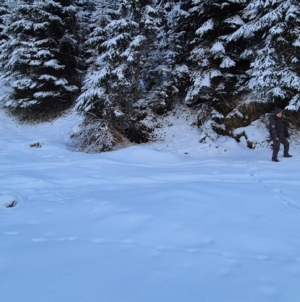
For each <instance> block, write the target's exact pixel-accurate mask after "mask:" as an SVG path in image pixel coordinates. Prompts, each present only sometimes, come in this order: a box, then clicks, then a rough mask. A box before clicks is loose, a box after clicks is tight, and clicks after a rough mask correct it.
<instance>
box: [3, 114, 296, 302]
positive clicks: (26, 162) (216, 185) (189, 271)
mask: <svg viewBox="0 0 300 302" xmlns="http://www.w3.org/2000/svg"><path fill="white" fill-rule="evenodd" d="M177 120H178V119H177ZM184 120H186V118H184V117H182V123H181V119H179V120H178V121H177V122H176V123H175V121H173V126H170V127H169V128H165V129H164V131H165V136H164V138H165V140H164V141H161V142H157V143H151V144H145V145H140V146H132V147H129V148H127V149H123V150H118V151H114V152H110V153H102V154H84V153H76V152H71V151H70V150H69V149H68V148H66V143H67V142H66V141H67V139H66V133H67V131H68V129H70V128H71V127H72V126H73V125H74V123H76V121H75V120H74V116H72V115H69V116H65V117H62V118H60V119H57V120H56V121H54V122H52V123H44V124H41V125H32V126H30V125H19V124H17V123H16V122H15V121H14V120H13V119H11V118H10V117H9V116H7V115H6V114H5V113H4V111H3V110H1V111H0V133H1V147H0V175H1V178H0V301H1V302H2V301H3V302H82V301H86V302H100V301H101V302H181V301H185V302H240V301H243V302H253V301H255V302H264V301H271V302H298V301H299V299H300V298H299V297H300V240H299V231H300V199H299V192H300V190H299V188H300V186H299V185H300V180H299V176H300V172H299V163H300V156H299V150H298V149H297V146H296V145H293V146H292V150H291V153H292V154H293V158H290V159H285V158H282V160H281V162H280V163H273V162H271V161H270V155H271V151H270V149H269V148H266V147H265V148H259V149H257V150H249V149H247V148H246V146H245V144H243V143H241V144H237V143H236V142H235V141H233V140H230V139H220V141H219V142H217V143H215V144H212V145H201V144H199V143H198V137H199V133H198V130H197V129H195V128H192V127H190V126H187V125H186V123H184ZM166 129H168V130H166ZM251 131H253V135H255V131H256V130H253V129H252V130H251ZM257 135H260V133H257ZM37 142H39V143H41V147H40V148H35V147H30V144H34V143H37ZM13 201H15V202H17V204H16V206H14V207H7V206H8V205H10V204H11V203H12V202H13Z"/></svg>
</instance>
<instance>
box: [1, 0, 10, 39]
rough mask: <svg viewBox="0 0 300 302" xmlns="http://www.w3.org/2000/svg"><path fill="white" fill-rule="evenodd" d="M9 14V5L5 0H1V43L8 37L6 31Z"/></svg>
mask: <svg viewBox="0 0 300 302" xmlns="http://www.w3.org/2000/svg"><path fill="white" fill-rule="evenodd" d="M8 15H9V9H8V5H7V3H6V1H5V0H1V1H0V44H2V42H4V41H6V40H7V39H8V36H7V35H6V34H5V33H4V32H5V28H6V23H7V22H6V20H7V18H8Z"/></svg>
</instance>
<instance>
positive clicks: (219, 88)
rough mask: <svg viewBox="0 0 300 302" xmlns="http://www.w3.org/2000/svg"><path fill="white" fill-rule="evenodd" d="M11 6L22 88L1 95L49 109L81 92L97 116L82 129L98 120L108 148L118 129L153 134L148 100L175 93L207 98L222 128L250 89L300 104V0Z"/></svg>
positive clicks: (10, 74) (159, 109)
mask: <svg viewBox="0 0 300 302" xmlns="http://www.w3.org/2000/svg"><path fill="white" fill-rule="evenodd" d="M0 7H1V8H0V67H1V74H2V76H1V79H2V81H4V82H5V84H6V85H9V86H10V87H11V88H12V89H11V92H10V93H8V94H6V95H5V96H4V97H3V98H2V101H4V102H5V104H6V106H7V107H9V108H11V109H12V110H15V111H18V112H20V111H21V112H27V113H28V112H29V115H30V114H40V115H42V116H43V115H46V114H47V113H49V112H60V111H62V110H64V109H66V108H69V107H70V106H73V105H74V104H75V106H76V108H77V110H78V111H80V112H82V113H83V114H84V115H85V116H86V120H85V123H84V125H82V129H84V128H85V129H86V128H89V131H90V132H91V133H93V129H95V127H96V128H97V129H99V131H98V134H97V135H96V136H93V138H92V140H91V139H90V140H89V141H93V142H96V144H97V145H98V146H99V148H98V150H99V151H101V150H109V149H111V148H113V146H114V144H115V143H116V141H117V140H118V137H119V136H125V137H127V138H129V139H130V140H133V141H143V140H147V135H142V134H143V133H148V132H149V131H151V130H150V129H147V127H146V125H145V123H144V124H143V119H145V117H146V115H147V114H146V113H145V111H147V109H149V110H151V111H152V112H154V113H155V114H163V113H166V112H167V111H168V110H170V109H171V108H172V106H173V105H174V103H176V102H181V103H182V104H184V105H188V106H198V107H199V109H200V112H202V115H201V114H200V115H199V126H203V125H204V124H205V123H206V126H207V125H208V124H207V122H209V123H210V124H209V125H210V127H212V129H213V130H214V131H215V132H218V131H220V132H222V129H223V130H224V118H225V117H226V116H227V117H228V116H231V117H233V116H234V115H236V116H237V117H238V118H241V117H242V116H243V115H246V114H247V113H243V112H238V111H237V110H236V103H235V102H236V100H237V99H238V97H239V96H240V95H242V94H245V93H250V92H251V93H253V99H254V100H255V101H256V102H258V103H262V104H267V105H268V104H270V105H276V106H280V107H282V108H283V107H284V108H287V109H289V110H294V111H298V110H299V107H300V63H299V60H300V3H299V1H297V0H265V1H261V0H226V1H225V0H223V1H213V0H182V1H176V0H174V1H168V0H161V1H158V0H157V1H156V0H119V1H116V0H98V1H96V0H90V1H88V0H86V1H84V0H77V1H76V0H61V1H58V0H44V1H39V0H15V1H12V0H1V1H0ZM184 105H182V106H184ZM225 128H226V127H225ZM91 129H92V130H91ZM217 129H219V130H217ZM86 134H87V133H86V132H84V131H81V132H80V133H77V134H74V135H75V136H76V135H77V136H78V137H79V138H80V139H83V137H84V136H85V135H86ZM101 142H102V143H101Z"/></svg>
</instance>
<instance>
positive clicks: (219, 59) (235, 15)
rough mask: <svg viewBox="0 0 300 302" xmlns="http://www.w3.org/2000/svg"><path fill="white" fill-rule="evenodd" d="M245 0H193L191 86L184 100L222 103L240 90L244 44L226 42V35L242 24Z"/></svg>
mask: <svg viewBox="0 0 300 302" xmlns="http://www.w3.org/2000/svg"><path fill="white" fill-rule="evenodd" d="M244 6H245V0H227V1H221V0H220V1H216V0H201V1H200V0H195V1H193V5H192V7H191V8H190V9H189V13H190V17H189V20H190V31H191V32H193V33H195V34H194V37H190V41H189V42H190V47H191V49H190V53H189V56H188V66H189V68H190V70H191V85H190V87H189V89H188V92H187V95H186V98H185V100H186V102H188V103H194V102H196V103H197V102H207V101H215V102H223V103H224V101H228V99H229V98H230V97H231V96H233V95H234V94H236V93H237V92H240V90H242V87H243V84H244V82H245V78H246V76H245V71H246V68H245V67H246V66H247V62H245V61H243V60H242V59H241V57H240V54H241V53H242V52H243V51H244V50H245V47H246V45H245V44H243V43H242V42H241V43H232V42H228V41H227V39H226V37H227V36H228V35H229V34H230V33H232V32H234V31H235V30H236V29H238V28H239V27H241V26H242V25H243V24H244V22H243V20H242V18H241V14H242V10H243V8H244Z"/></svg>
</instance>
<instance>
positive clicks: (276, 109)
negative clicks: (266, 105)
mask: <svg viewBox="0 0 300 302" xmlns="http://www.w3.org/2000/svg"><path fill="white" fill-rule="evenodd" d="M282 111H283V110H282V109H280V108H275V109H274V111H273V114H275V115H276V114H278V113H282Z"/></svg>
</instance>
